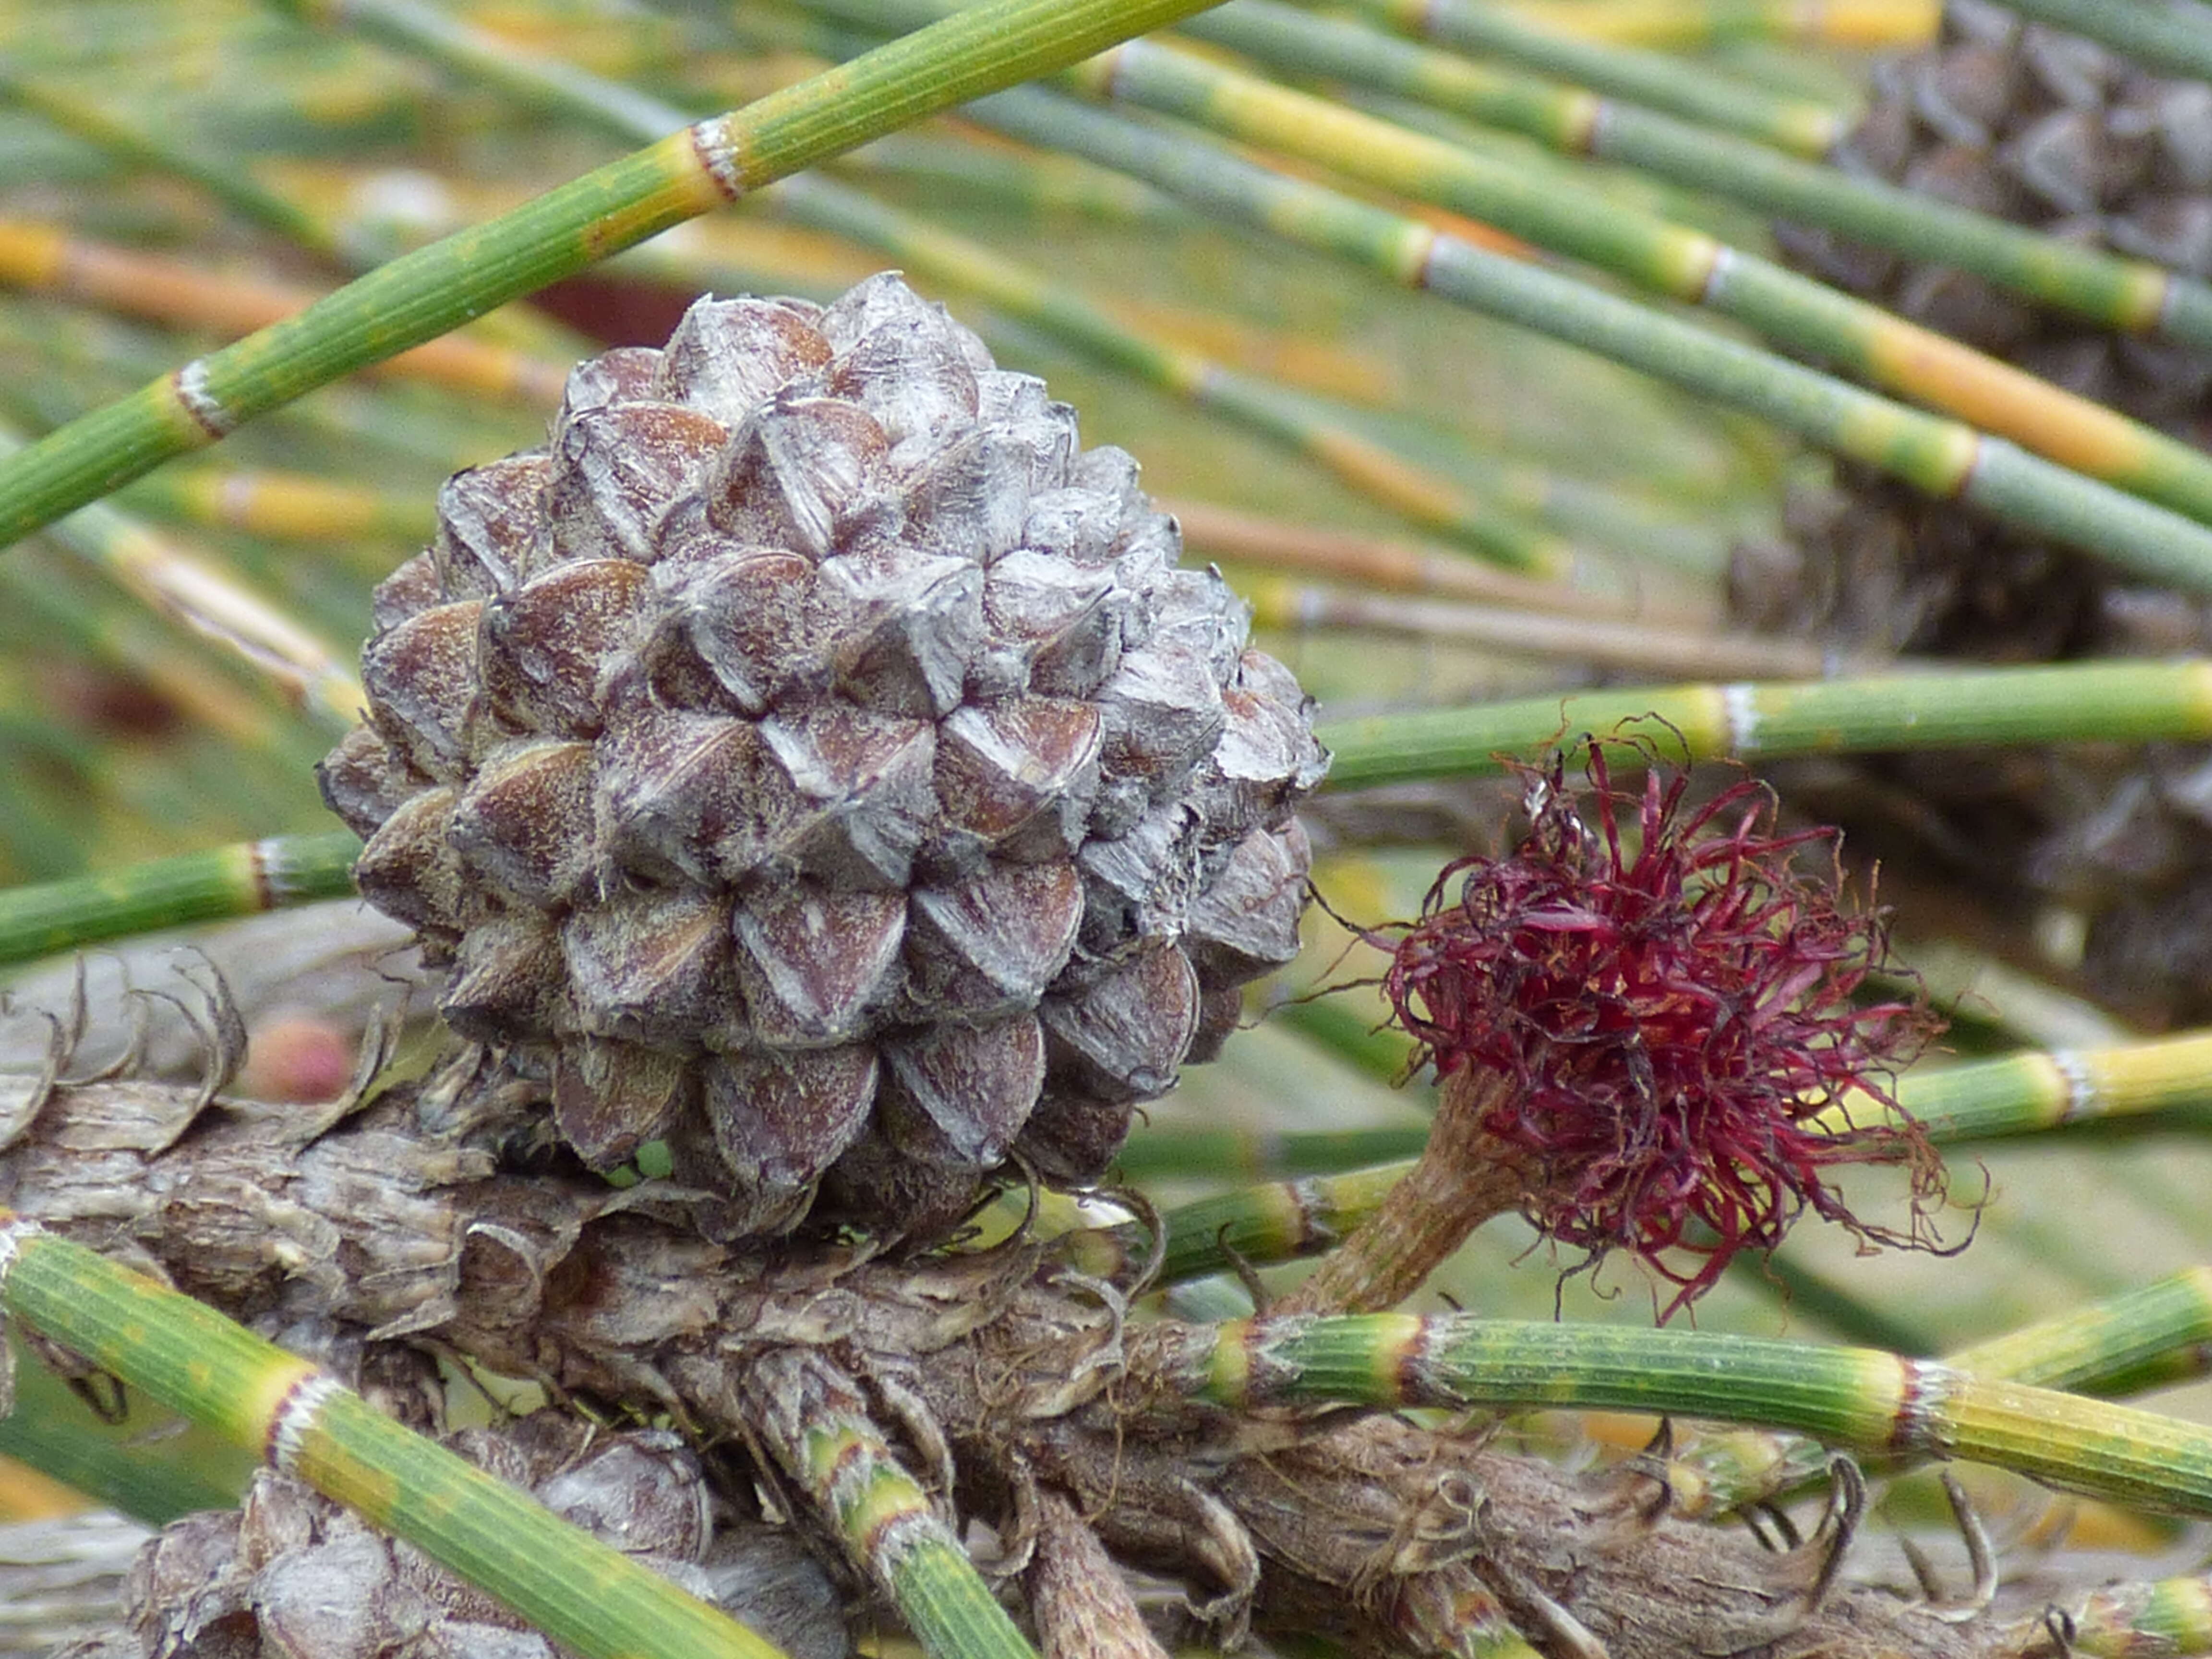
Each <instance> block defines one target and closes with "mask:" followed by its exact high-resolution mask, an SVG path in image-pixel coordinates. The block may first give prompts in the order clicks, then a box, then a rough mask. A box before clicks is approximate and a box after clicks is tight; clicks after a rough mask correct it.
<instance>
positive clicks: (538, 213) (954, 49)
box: [0, 0, 1205, 544]
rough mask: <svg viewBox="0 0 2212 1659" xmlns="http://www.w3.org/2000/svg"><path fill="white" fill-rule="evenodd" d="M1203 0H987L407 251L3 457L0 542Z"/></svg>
mask: <svg viewBox="0 0 2212 1659" xmlns="http://www.w3.org/2000/svg"><path fill="white" fill-rule="evenodd" d="M1204 3H1205V0H986V3H984V4H981V5H979V6H976V7H975V8H973V9H970V10H967V11H963V12H961V13H960V14H958V15H956V16H953V17H950V18H947V19H945V21H943V22H942V23H939V24H938V25H936V26H934V27H930V28H927V29H924V30H922V31H921V32H919V33H915V34H913V35H910V36H908V37H906V38H904V39H902V40H895V41H892V42H890V43H889V44H888V45H886V46H881V47H879V48H878V49H877V50H876V51H874V52H869V53H867V54H866V55H865V56H863V57H861V58H856V59H855V60H854V61H853V62H851V63H849V64H841V65H839V66H838V67H836V68H835V69H832V70H827V71H825V72H823V74H821V75H818V76H814V77H812V78H811V79H810V80H807V81H805V82H801V83H799V85H797V86H794V87H791V88H787V89H785V90H784V91H781V92H779V93H776V94H773V95H771V96H769V97H768V98H764V99H763V100H760V101H759V102H757V103H755V104H752V105H750V106H747V107H746V108H744V109H743V110H739V111H737V112H733V113H731V114H728V115H723V116H718V117H715V118H711V119H708V120H705V121H701V122H697V123H695V124H694V125H691V126H690V127H688V128H686V129H685V130H684V131H681V132H679V133H677V134H675V135H673V136H671V137H668V138H665V139H663V140H661V141H660V142H659V143H656V144H653V145H652V146H650V147H648V148H647V149H642V150H640V151H638V152H637V153H635V155H629V156H626V157H624V158H623V159H622V160H620V161H614V162H611V163H610V164H608V165H607V166H605V167H600V168H598V169H597V170H595V171H593V172H592V173H586V175H584V176H583V177H582V178H580V179H575V180H574V181H572V182H571V183H569V184H567V185H562V186H561V187H560V188H558V189H556V190H554V191H550V192H548V193H547V194H545V195H544V196H541V197H538V198H536V199H535V200H533V201H532V202H529V203H526V204H524V205H523V206H521V207H520V208H517V209H515V210H513V212H511V213H507V214H503V215H501V216H500V217H499V218H497V219H495V220H494V221H492V222H489V223H488V224H484V225H480V226H477V227H475V228H471V229H470V230H468V231H465V232H464V233H462V234H459V235H457V236H453V237H449V238H447V239H446V240H443V241H441V242H437V243H434V244H432V245H431V246H428V247H426V248H422V249H420V250H418V251H417V252H413V253H410V254H407V255H404V256H403V257H401V258H398V259H395V260H393V261H392V263H391V264H386V265H384V266H382V267H380V269H378V270H374V271H372V272H370V273H369V274H368V276H363V277H362V278H361V279H360V280H359V281H357V282H355V283H349V285H348V286H346V287H345V288H343V289H339V290H338V291H337V292H336V293H334V294H331V295H328V296H327V297H325V299H323V300H321V301H318V302H317V303H316V304H314V305H313V306H312V307H309V308H308V309H307V311H305V312H303V313H301V314H300V315H298V316H296V317H294V318H291V319H288V320H286V321H284V322H282V323H278V324H276V325H275V326H273V327H270V328H267V329H264V330H262V331H260V332H258V333H256V334H253V335H251V336H249V337H246V339H243V340H240V341H238V342H237V343H234V344H232V345H229V346H226V347H224V348H223V349H221V350H219V351H216V352H213V353H211V354H210V355H209V356H204V357H200V358H196V359H194V360H193V361H192V362H189V363H186V364H185V365H184V366H183V367H182V368H179V369H178V370H177V371H176V372H175V373H173V374H169V375H167V376H164V377H163V378H162V379H161V380H156V381H155V382H154V383H153V384H151V385H149V386H145V387H143V389H141V390H140V391H139V392H136V393H134V394H132V395H131V396H130V397H127V398H123V399H121V400H119V401H118V402H116V403H113V404H108V405H106V407H105V408H103V409H100V410H94V412H92V413H91V414H88V415H86V416H81V417H80V418H79V419H77V420H76V421H72V422H70V423H69V424H68V425H67V426H64V427H62V428H59V429H58V430H56V431H55V432H53V433H51V434H49V435H47V436H46V438H45V439H43V440H42V441H40V442H39V443H37V444H35V445H33V446H32V447H30V448H28V449H26V450H24V451H22V452H21V453H18V454H15V455H14V456H10V457H8V458H6V459H4V460H0V544H8V543H13V542H15V540H17V539H19V538H21V537H23V536H25V535H27V534H28V533H29V532H32V531H33V530H35V529H38V528H39V527H40V526H43V525H46V524H48V523H51V522H52V520H55V519H57V518H59V517H60V516H61V515H63V514H64V513H69V512H70V511H72V510H74V509H75V508H76V507H82V506H83V505H84V504H85V503H86V502H87V501H92V500H94V499H95V498H96V497H98V496H100V495H105V494H106V493H107V492H108V491H110V490H112V489H116V488H117V487H118V486H119V485H121V484H123V483H126V482H128V481H129V480H131V479H132V478H135V477H138V476H140V475H141V474H142V473H144V472H146V471H149V470H151V469H152V468H153V467H155V466H156V465H159V464H160V463H161V462H162V461H164V460H167V459H169V458H170V457H172V456H174V455H179V454H182V453H185V452H186V451H188V450H192V449H197V448H201V447H204V446H206V445H208V444H210V443H213V442H215V441H216V440H217V439H218V438H220V437H222V436H223V435H225V434H227V433H228V432H230V431H232V430H234V429H235V428H237V427H238V426H239V425H240V424H241V423H243V422H246V421H249V420H252V419H253V418H254V417H255V416H259V415H263V414H265V413H267V412H268V411H269V410H272V409H276V408H278V407H280V406H282V405H283V404H287V403H289V402H290V401H291V400H292V399H294V398H297V397H299V396H301V394H302V393H304V392H309V391H312V390H313V388H315V387H316V386H323V385H325V384H327V383H328V382H330V381H331V380H336V379H337V378H338V377H339V376H341V375H343V374H350V373H351V372H353V371H354V370H356V369H358V368H364V367H366V366H367V365H368V364H370V363H374V362H381V361H383V360H384V359H385V358H386V357H389V356H392V355H394V354H395V353H397V352H399V351H403V350H404V349H407V348H408V347H410V346H412V345H416V344H419V343H422V341H425V340H428V339H432V338H435V337H437V336H439V335H441V334H444V333H446V332H447V331H449V330H451V329H453V328H456V327H458V326H459V325H460V324H462V323H463V322H465V321H466V320H467V319H469V318H471V317H473V316H476V315H477V314H479V313H482V312H483V311H486V310H489V309H490V308H491V307H494V306H497V305H501V304H504V303H505V302H506V301H508V300H512V299H514V298H516V297H518V296H520V295H524V294H528V293H531V292H532V291H533V290H535V289H539V288H543V287H544V285H545V284H546V283H550V282H552V281H554V280H555V279H556V278H558V277H561V276H568V275H569V274H570V273H571V272H574V271H576V270H581V269H583V268H584V267H585V266H586V265H588V264H592V263H593V262H594V261H596V260H599V259H601V258H605V257H606V256H607V255H609V254H611V253H614V252H619V251H620V250H621V249H623V248H625V247H628V246H631V245H632V244H633V243H635V242H638V241H641V240H644V239H645V238H646V237H647V236H650V235H652V234H654V233H655V232H656V231H660V230H665V229H666V228H668V227H669V226H671V225H672V224H678V223H680V222H683V221H684V220H685V219H689V218H693V217H696V216H697V215H699V214H702V213H704V212H707V211H708V210H711V209H713V208H715V207H719V206H720V205H722V204H724V203H726V202H728V201H731V200H732V199H734V198H735V197H738V196H739V195H742V194H744V192H745V191H750V190H755V189H757V188H759V187H760V186H761V185H764V184H767V183H769V181H770V180H772V179H780V178H783V177H786V176H787V175H788V174H790V173H795V172H798V171H799V169H801V168H803V167H809V166H811V165H812V164H813V163H815V162H817V161H821V160H823V159H824V158H825V157H827V156H829V155H835V154H836V153H837V152H839V151H841V150H844V149H850V148H852V147H853V146H854V145H855V144H858V143H864V142H866V140H867V139H869V138H872V137H876V136H877V135H878V134H880V133H884V132H888V131H892V130H894V129H896V128H898V127H901V126H904V125H908V124H909V123H911V122H914V121H916V120H919V119H920V118H921V117H923V116H924V115H928V114H932V113H933V112H936V111H938V110H940V109H945V108H946V107H948V106H951V105H953V104H957V103H961V102H963V101H964V100H968V99H971V98H975V97H978V96H980V95H981V94H984V93H987V92H990V91H993V90H995V89H996V88H1000V87H1004V86H1006V85H1009V84H1011V83H1012V82H1016V81H1020V80H1024V79H1026V78H1028V77H1029V76H1035V75H1041V74H1045V73H1048V72H1049V71H1050V70H1056V69H1059V68H1061V67H1063V66H1065V65H1066V64H1070V63H1073V62H1075V61H1076V60H1078V59H1079V58H1085V57H1087V56H1089V55H1090V54H1091V53H1092V52H1097V51H1098V50H1100V49H1101V48H1102V47H1104V46H1109V45H1111V44H1113V43H1114V42H1115V41H1118V40H1126V39H1127V38H1128V37H1129V36H1130V35H1132V34H1137V33H1143V32H1144V31H1145V30H1146V29H1150V28H1156V27H1159V26H1161V25H1162V24H1164V23H1167V22H1170V21H1174V20H1175V19H1176V18H1177V17H1179V16H1182V15H1187V14H1188V13H1189V12H1192V11H1194V10H1196V9H1199V8H1200V6H1201V5H1202V4H1204Z"/></svg>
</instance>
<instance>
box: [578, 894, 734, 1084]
mask: <svg viewBox="0 0 2212 1659" xmlns="http://www.w3.org/2000/svg"><path fill="white" fill-rule="evenodd" d="M561 949H562V956H563V957H564V959H565V960H566V962H567V963H568V980H569V984H570V986H571V987H572V990H573V994H574V999H575V1008H576V1020H577V1023H578V1024H579V1025H580V1026H581V1028H582V1029H583V1030H585V1031H586V1032H588V1033H590V1034H591V1035H592V1036H608V1037H621V1038H623V1039H625V1040H627V1041H629V1042H649V1043H655V1044H659V1045H660V1046H662V1047H665V1048H684V1047H686V1046H690V1047H696V1046H697V1045H698V1044H699V1043H700V1042H702V1040H703V1039H704V1037H705V1036H706V1035H707V1034H708V1033H713V1034H714V1035H715V1036H717V1037H718V1038H719V1039H720V1040H721V1041H724V1042H728V1041H732V1040H735V1041H742V1040H743V1038H744V1032H745V1030H746V1021H745V1018H744V1005H743V1003H742V1002H741V1000H739V998H738V991H737V981H736V978H735V976H734V975H733V974H732V971H731V968H730V912H729V907H728V906H727V905H726V904H724V903H722V902H718V901H717V900H715V899H714V898H712V897H709V896H705V895H702V894H698V893H688V892H673V893H670V892H623V893H617V894H616V895H615V896H612V897H611V898H610V899H608V900H607V901H606V902H605V903H602V904H597V905H594V906H592V908H589V909H587V910H580V911H578V912H577V913H576V914H575V915H572V916H570V917H569V918H568V921H566V922H564V923H563V924H562V928H561Z"/></svg>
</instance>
